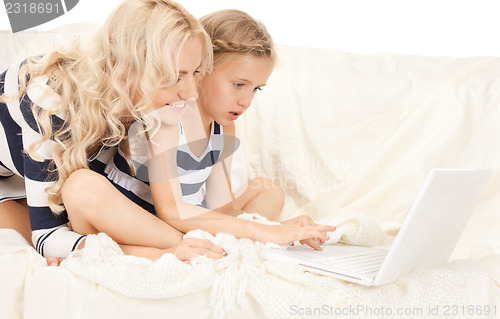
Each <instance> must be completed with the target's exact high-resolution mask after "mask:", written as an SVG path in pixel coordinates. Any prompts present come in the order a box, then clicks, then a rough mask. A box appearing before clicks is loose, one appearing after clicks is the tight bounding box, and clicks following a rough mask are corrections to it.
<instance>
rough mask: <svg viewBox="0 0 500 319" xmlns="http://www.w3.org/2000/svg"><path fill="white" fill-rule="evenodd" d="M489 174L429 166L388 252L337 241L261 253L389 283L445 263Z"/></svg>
mask: <svg viewBox="0 0 500 319" xmlns="http://www.w3.org/2000/svg"><path fill="white" fill-rule="evenodd" d="M491 175H492V171H491V170H483V169H477V170H475V169H437V168H436V169H432V170H431V171H430V172H429V174H428V175H427V178H426V180H425V182H424V185H423V186H422V188H421V190H420V192H419V194H418V196H417V198H416V200H415V202H414V203H413V206H412V207H411V209H410V211H409V213H408V215H407V217H406V219H405V221H404V223H403V225H402V226H401V229H400V230H399V232H398V235H397V236H396V238H395V239H394V242H393V244H392V245H391V247H390V249H388V250H387V249H386V250H384V249H378V248H370V247H361V246H352V245H345V244H335V245H323V246H322V248H323V250H322V251H316V250H314V249H312V248H310V247H309V246H306V245H296V246H291V247H288V248H287V249H277V248H265V249H263V250H262V251H261V256H262V258H264V259H267V260H274V261H282V262H289V263H294V264H297V265H299V266H300V267H301V268H303V269H304V270H307V271H311V272H314V273H318V274H321V275H327V276H331V277H334V278H339V279H343V280H346V281H349V282H354V283H358V284H361V285H365V286H379V285H383V284H386V283H390V282H393V281H394V280H396V279H397V278H398V277H400V276H403V275H406V274H408V273H409V272H410V271H412V270H414V269H421V268H425V267H432V266H438V265H441V264H444V263H446V262H447V261H448V259H449V257H450V255H451V253H452V251H453V249H454V247H455V245H456V243H457V242H458V239H459V238H460V235H461V233H462V231H463V229H464V228H465V225H466V224H467V221H468V220H469V217H470V216H471V214H472V212H473V211H474V207H475V206H476V204H477V202H478V201H479V198H480V197H481V194H482V193H483V191H484V188H485V187H486V184H487V183H488V181H489V179H490V177H491Z"/></svg>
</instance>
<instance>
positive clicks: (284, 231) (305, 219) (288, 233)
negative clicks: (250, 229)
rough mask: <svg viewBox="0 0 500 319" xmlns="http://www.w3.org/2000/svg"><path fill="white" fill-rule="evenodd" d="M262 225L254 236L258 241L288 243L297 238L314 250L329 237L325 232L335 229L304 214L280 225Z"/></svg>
mask: <svg viewBox="0 0 500 319" xmlns="http://www.w3.org/2000/svg"><path fill="white" fill-rule="evenodd" d="M262 226H264V227H265V228H262V231H261V232H260V234H258V235H257V236H258V237H257V236H256V237H257V238H256V239H257V240H258V241H262V242H273V243H276V244H280V245H289V244H291V243H293V242H294V241H296V240H299V241H300V242H301V243H303V244H306V245H309V246H310V247H312V248H314V249H316V250H322V248H321V246H320V245H319V243H324V242H325V241H327V240H328V239H330V237H329V236H328V235H327V232H330V231H334V230H335V227H334V226H328V225H319V224H316V223H314V222H313V221H312V219H311V218H310V217H309V216H305V215H303V216H299V217H296V218H293V219H290V220H287V221H285V222H282V223H281V225H262Z"/></svg>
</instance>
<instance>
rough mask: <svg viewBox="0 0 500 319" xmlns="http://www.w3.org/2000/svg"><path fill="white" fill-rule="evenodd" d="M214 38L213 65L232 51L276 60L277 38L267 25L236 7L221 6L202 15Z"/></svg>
mask: <svg viewBox="0 0 500 319" xmlns="http://www.w3.org/2000/svg"><path fill="white" fill-rule="evenodd" d="M200 22H201V24H202V25H203V27H204V28H205V30H206V31H207V33H208V35H209V36H210V38H211V40H212V46H213V51H214V66H216V65H219V64H220V63H222V62H223V61H224V60H225V59H226V58H227V57H228V56H229V55H230V54H234V53H236V54H242V55H253V56H258V57H263V58H270V59H271V61H273V62H276V52H275V48H274V42H273V39H272V37H271V35H270V34H269V32H268V31H267V29H266V27H265V25H264V24H263V23H262V22H260V21H257V20H255V19H254V18H253V17H252V16H250V15H249V14H247V13H245V12H243V11H240V10H234V9H228V10H220V11H215V12H213V13H210V14H207V15H206V16H204V17H202V18H201V19H200Z"/></svg>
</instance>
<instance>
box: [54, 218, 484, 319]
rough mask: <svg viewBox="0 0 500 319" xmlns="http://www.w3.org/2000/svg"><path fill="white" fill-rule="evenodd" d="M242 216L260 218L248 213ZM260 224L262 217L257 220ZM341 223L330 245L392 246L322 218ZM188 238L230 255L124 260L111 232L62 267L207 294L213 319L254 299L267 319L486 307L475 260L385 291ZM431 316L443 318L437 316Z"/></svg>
mask: <svg viewBox="0 0 500 319" xmlns="http://www.w3.org/2000/svg"><path fill="white" fill-rule="evenodd" d="M245 215H246V216H241V217H242V218H247V219H255V218H254V217H255V215H249V214H245ZM259 221H260V222H262V219H261V218H259ZM320 223H328V224H333V225H337V230H336V231H335V232H333V233H331V234H330V235H331V239H330V241H329V243H334V242H339V241H342V242H345V243H351V244H357V245H367V246H368V245H371V246H380V245H387V244H389V243H390V242H391V239H392V238H391V237H389V236H387V235H385V233H383V232H382V230H381V229H380V228H379V227H378V225H377V223H376V222H375V221H374V220H373V219H372V218H371V217H369V216H367V215H363V214H360V213H350V214H349V213H347V214H342V215H334V216H332V217H329V218H327V219H324V220H322V221H320ZM186 236H188V237H195V238H205V239H210V240H211V241H213V242H214V243H215V244H217V245H220V246H221V247H223V248H224V249H225V250H226V252H227V253H228V255H227V256H226V257H224V258H222V259H220V260H212V259H209V258H206V257H204V256H201V257H198V258H195V259H193V260H192V261H191V263H189V264H188V263H184V262H181V261H179V260H178V259H177V258H176V257H175V256H173V255H172V254H165V255H164V256H162V257H161V258H160V259H158V260H157V261H155V262H152V261H150V260H147V259H144V258H138V257H134V256H126V255H124V254H123V252H122V251H121V249H120V248H119V246H118V245H117V244H116V243H115V242H114V241H113V240H112V239H111V238H109V237H108V236H107V235H105V234H99V235H92V236H88V237H87V242H86V246H85V249H83V250H80V251H76V252H74V253H73V254H72V255H71V256H70V257H69V258H68V259H67V260H65V261H64V262H63V263H62V265H61V266H62V267H64V268H67V269H68V270H70V271H72V272H73V273H75V274H77V275H80V276H82V277H84V278H86V279H88V280H90V281H92V282H96V283H98V284H100V285H102V286H104V287H107V288H108V289H111V290H113V291H116V292H119V293H121V294H123V295H126V296H129V297H135V298H172V297H175V296H182V295H187V294H191V293H195V292H198V291H202V290H207V289H208V290H210V300H209V302H210V305H211V306H212V307H213V308H214V318H227V317H228V315H229V314H230V313H231V311H232V310H234V309H235V307H238V306H240V307H245V305H246V304H247V303H246V302H247V300H248V297H249V296H251V297H252V298H254V299H255V300H256V301H257V302H258V303H259V304H260V305H261V307H262V309H263V310H264V312H265V314H266V315H267V316H268V317H269V318H292V317H296V316H297V315H298V314H302V315H305V314H308V316H307V317H308V318H309V317H310V318H322V317H328V316H330V317H331V316H339V315H342V316H343V318H350V317H352V318H357V317H363V316H370V314H371V316H373V315H376V314H379V315H380V314H382V313H385V315H387V314H390V313H392V314H393V315H395V314H396V312H398V311H405V312H410V311H412V312H413V313H417V314H419V316H415V317H426V316H429V317H430V316H431V313H430V312H431V311H434V310H433V309H436V307H437V306H438V307H441V308H440V311H441V313H442V312H443V309H444V308H443V307H445V306H450V305H466V306H465V307H467V305H486V304H487V303H488V300H489V294H490V289H489V287H490V286H489V277H488V273H487V271H486V269H484V267H483V266H482V265H481V264H480V263H478V262H475V261H455V262H452V263H449V264H447V265H444V266H441V267H438V268H433V269H427V270H420V271H415V272H413V273H411V274H409V275H407V276H404V277H402V278H400V279H398V280H397V281H396V282H394V283H391V284H387V285H384V286H381V287H363V286H360V285H356V284H350V283H346V282H344V281H341V280H337V279H333V278H329V277H325V276H320V275H316V274H312V273H308V272H304V271H303V270H301V269H299V268H298V267H296V266H293V265H288V264H282V263H277V262H272V261H263V260H262V259H261V258H260V256H259V254H260V250H261V249H262V247H263V246H264V244H262V243H258V242H257V243H256V242H253V241H251V240H249V239H236V238H235V237H234V236H232V235H229V234H224V233H219V234H217V235H216V236H215V237H214V236H212V235H211V234H209V233H207V232H204V231H201V230H196V231H191V232H189V233H188V234H186ZM432 317H434V318H436V317H439V316H432Z"/></svg>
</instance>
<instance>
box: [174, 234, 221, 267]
mask: <svg viewBox="0 0 500 319" xmlns="http://www.w3.org/2000/svg"><path fill="white" fill-rule="evenodd" d="M164 252H168V253H171V254H174V255H175V256H176V257H177V258H178V259H180V260H182V261H189V260H191V259H193V258H195V257H198V256H203V255H206V256H207V257H209V258H214V259H219V258H222V257H224V256H226V255H227V253H226V252H225V251H224V249H222V248H221V247H219V246H217V245H215V244H214V243H212V242H211V241H210V240H208V239H198V238H184V239H183V240H182V241H180V242H179V243H178V244H176V245H175V246H173V247H171V248H168V249H165V250H164Z"/></svg>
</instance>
